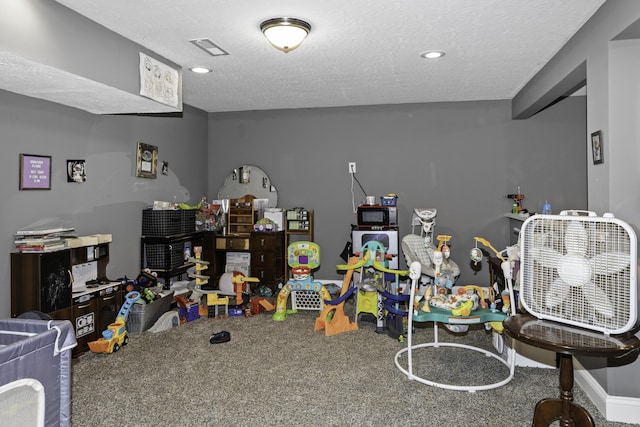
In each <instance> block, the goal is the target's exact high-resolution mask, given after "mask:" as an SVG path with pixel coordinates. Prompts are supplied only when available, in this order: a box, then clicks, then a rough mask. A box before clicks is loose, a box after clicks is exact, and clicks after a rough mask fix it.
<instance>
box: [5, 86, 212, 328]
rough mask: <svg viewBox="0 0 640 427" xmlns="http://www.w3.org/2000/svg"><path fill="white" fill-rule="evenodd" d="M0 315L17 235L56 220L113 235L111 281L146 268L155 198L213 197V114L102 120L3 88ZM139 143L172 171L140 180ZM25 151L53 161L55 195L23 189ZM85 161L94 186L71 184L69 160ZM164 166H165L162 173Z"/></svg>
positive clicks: (193, 112)
mask: <svg viewBox="0 0 640 427" xmlns="http://www.w3.org/2000/svg"><path fill="white" fill-rule="evenodd" d="M0 129H2V132H0V144H1V145H0V146H1V147H2V156H0V180H1V182H2V184H1V185H0V200H2V204H1V205H0V218H2V223H1V224H0V241H1V242H2V245H1V247H2V254H3V255H2V256H0V276H1V277H0V317H9V316H10V306H11V305H10V301H11V298H10V296H11V291H10V276H11V275H10V263H9V253H10V252H11V251H12V250H13V235H14V233H15V232H16V230H18V229H20V228H23V227H26V226H28V225H30V224H32V223H34V222H36V221H39V220H42V219H45V218H51V219H52V220H54V221H67V222H68V223H71V224H72V225H73V226H74V227H75V228H76V230H77V231H78V233H79V234H81V235H87V234H95V233H111V234H113V243H112V245H111V256H110V262H109V266H108V271H107V273H108V276H109V278H111V279H115V278H118V277H121V276H124V275H127V276H134V275H136V274H137V273H138V271H139V269H140V227H141V224H140V223H141V216H142V214H141V210H142V209H143V208H144V207H146V206H147V205H149V204H151V203H153V201H154V200H169V201H174V200H176V201H178V202H183V201H184V202H188V203H191V204H195V203H197V202H198V201H199V200H200V198H201V197H202V195H203V194H205V192H206V187H207V183H206V172H205V171H206V169H207V157H206V152H207V115H206V113H204V112H202V111H201V110H197V109H194V108H190V107H187V108H185V112H184V116H183V117H182V118H159V117H142V116H96V115H91V114H89V113H86V112H83V111H80V110H76V109H73V108H68V107H64V106H60V105H56V104H52V103H49V102H46V101H39V100H35V99H32V98H27V97H24V96H20V95H16V94H13V93H10V92H5V91H0ZM138 142H145V143H147V144H152V145H156V146H158V153H159V159H160V160H161V161H162V160H165V161H168V162H169V174H168V175H166V176H165V175H162V174H160V173H158V177H157V179H143V178H136V177H135V160H136V157H135V151H136V144H137V143H138ZM20 153H27V154H42V155H50V156H52V183H51V190H50V191H19V190H18V171H19V165H18V163H19V162H18V159H19V155H20ZM67 159H84V160H86V167H87V181H86V182H85V183H82V184H78V183H68V182H67V178H66V160H67ZM159 169H160V168H159Z"/></svg>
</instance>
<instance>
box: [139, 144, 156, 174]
mask: <svg viewBox="0 0 640 427" xmlns="http://www.w3.org/2000/svg"><path fill="white" fill-rule="evenodd" d="M157 170H158V147H156V146H155V145H149V144H145V143H143V142H138V150H137V153H136V176H138V177H141V178H155V177H156V174H157Z"/></svg>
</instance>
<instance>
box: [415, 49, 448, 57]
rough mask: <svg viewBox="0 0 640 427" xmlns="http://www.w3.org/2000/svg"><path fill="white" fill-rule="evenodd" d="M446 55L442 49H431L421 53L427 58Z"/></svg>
mask: <svg viewBox="0 0 640 427" xmlns="http://www.w3.org/2000/svg"><path fill="white" fill-rule="evenodd" d="M444 55H445V53H444V52H443V51H441V50H429V51H427V52H422V53H421V54H420V56H421V57H423V58H425V59H436V58H442V57H443V56H444Z"/></svg>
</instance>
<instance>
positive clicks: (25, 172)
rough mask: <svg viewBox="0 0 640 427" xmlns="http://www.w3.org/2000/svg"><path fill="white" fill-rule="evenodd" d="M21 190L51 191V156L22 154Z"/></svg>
mask: <svg viewBox="0 0 640 427" xmlns="http://www.w3.org/2000/svg"><path fill="white" fill-rule="evenodd" d="M19 188H20V190H51V156H38V155H35V154H20V187H19Z"/></svg>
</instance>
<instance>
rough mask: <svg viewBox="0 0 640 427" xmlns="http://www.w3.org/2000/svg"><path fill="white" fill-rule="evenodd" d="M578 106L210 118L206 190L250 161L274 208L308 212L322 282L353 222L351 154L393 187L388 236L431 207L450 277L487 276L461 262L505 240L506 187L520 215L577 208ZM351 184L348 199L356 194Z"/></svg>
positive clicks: (466, 106) (374, 183)
mask: <svg viewBox="0 0 640 427" xmlns="http://www.w3.org/2000/svg"><path fill="white" fill-rule="evenodd" d="M585 103H586V101H585V98H584V97H571V98H569V99H567V100H565V101H564V102H561V103H558V104H556V105H554V106H553V107H552V108H550V109H548V110H546V111H544V112H542V113H541V114H539V115H537V116H535V117H533V118H532V119H530V120H526V121H513V120H511V108H510V103H509V101H487V102H458V103H433V104H407V105H394V106H372V107H354V108H333V109H306V110H281V111H266V112H265V111H261V112H237V113H224V114H210V116H209V144H210V150H209V169H208V170H209V175H208V183H209V187H208V188H209V195H210V197H215V196H216V195H217V192H218V189H219V188H220V187H221V186H222V185H223V183H224V178H225V177H226V176H227V175H228V174H229V173H230V172H231V170H232V169H233V168H236V167H239V166H241V165H244V164H253V165H257V166H259V167H260V168H262V169H263V170H264V171H265V172H266V173H267V174H268V175H269V177H270V179H271V181H272V183H273V184H274V185H275V186H276V187H277V189H278V196H279V206H280V207H285V208H291V207H295V206H304V207H305V208H308V209H314V210H315V220H316V227H315V235H316V239H315V240H316V242H317V243H318V244H319V245H320V247H321V249H322V260H321V267H320V269H319V271H318V272H317V273H316V274H315V277H316V278H319V279H333V278H337V277H339V275H338V274H337V272H336V271H335V265H336V264H338V263H341V262H342V261H341V259H340V258H339V254H340V252H341V250H342V248H343V247H344V245H345V243H346V242H347V241H348V240H349V238H350V234H349V233H350V230H351V228H350V224H353V223H354V220H355V219H354V214H353V209H352V198H351V179H350V175H349V173H348V168H347V163H348V162H349V161H356V162H357V174H356V177H357V178H358V180H359V181H360V183H361V184H362V186H363V187H364V189H365V190H366V191H367V193H368V194H370V195H376V196H380V195H385V194H387V193H396V194H398V196H399V199H398V203H399V216H400V223H401V224H400V236H404V235H405V234H407V233H409V232H411V227H410V220H411V212H412V210H413V209H414V208H425V207H435V208H437V209H438V218H437V226H436V233H437V234H448V235H451V236H453V238H452V241H451V247H452V258H453V259H454V260H455V261H456V262H457V263H458V264H459V265H460V266H461V268H462V275H461V278H460V281H459V283H461V284H471V283H477V284H487V283H488V280H489V278H488V272H487V267H486V265H485V266H484V268H483V270H482V271H481V272H480V273H478V274H474V272H473V270H472V269H471V267H470V262H469V256H468V254H469V250H470V249H471V248H472V247H473V246H474V240H473V237H474V236H482V237H484V238H486V239H488V240H489V241H490V242H492V243H493V245H494V246H495V247H496V248H498V249H502V248H504V247H505V246H506V245H507V244H508V243H509V237H510V235H509V229H510V227H509V220H508V219H506V218H505V217H504V213H505V212H508V211H509V210H510V209H511V204H512V203H511V200H510V199H507V198H506V195H507V194H508V193H515V192H516V191H517V187H518V185H519V186H520V187H521V191H522V192H523V193H524V194H525V195H526V199H525V201H524V207H525V208H528V209H530V210H532V211H538V212H539V211H540V209H541V207H542V204H543V203H544V201H545V199H548V200H549V202H550V203H551V204H552V206H553V208H554V210H555V211H558V210H560V209H584V208H586V206H587V196H586V191H587V187H586V151H585V147H584V137H585V126H586V116H585ZM354 185H355V188H354V192H355V195H356V197H355V202H356V204H357V203H359V202H360V201H362V200H363V198H364V195H363V193H362V192H361V190H360V188H359V187H358V185H357V184H354ZM401 259H402V257H401ZM402 264H403V265H404V259H402Z"/></svg>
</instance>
